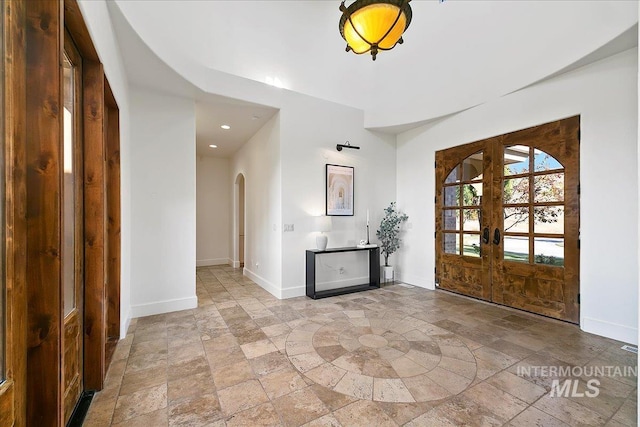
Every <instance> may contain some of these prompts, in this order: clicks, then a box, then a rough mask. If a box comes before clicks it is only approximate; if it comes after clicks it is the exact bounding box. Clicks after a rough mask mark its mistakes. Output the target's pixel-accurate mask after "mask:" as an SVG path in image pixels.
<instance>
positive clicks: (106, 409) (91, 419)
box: [83, 399, 116, 427]
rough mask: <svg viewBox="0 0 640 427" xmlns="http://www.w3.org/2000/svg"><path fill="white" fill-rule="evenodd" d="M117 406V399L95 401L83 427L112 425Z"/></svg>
mask: <svg viewBox="0 0 640 427" xmlns="http://www.w3.org/2000/svg"><path fill="white" fill-rule="evenodd" d="M115 406H116V400H115V399H108V400H106V399H105V400H102V401H97V400H96V399H94V400H93V402H92V403H91V406H90V407H89V411H88V412H87V416H86V418H85V420H84V423H83V425H84V426H87V427H103V426H108V425H110V424H111V419H112V418H113V410H114V408H115Z"/></svg>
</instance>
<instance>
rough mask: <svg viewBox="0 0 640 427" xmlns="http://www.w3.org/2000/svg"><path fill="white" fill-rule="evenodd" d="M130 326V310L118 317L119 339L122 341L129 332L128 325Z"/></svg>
mask: <svg viewBox="0 0 640 427" xmlns="http://www.w3.org/2000/svg"><path fill="white" fill-rule="evenodd" d="M130 324H131V309H129V311H128V312H127V314H125V315H124V317H123V316H120V339H124V338H126V337H127V331H128V330H129V325H130Z"/></svg>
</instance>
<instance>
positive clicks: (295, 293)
mask: <svg viewBox="0 0 640 427" xmlns="http://www.w3.org/2000/svg"><path fill="white" fill-rule="evenodd" d="M306 294H307V287H306V286H298V287H295V288H287V289H282V290H281V291H280V297H279V298H280V299H287V298H296V297H303V296H305V295H306Z"/></svg>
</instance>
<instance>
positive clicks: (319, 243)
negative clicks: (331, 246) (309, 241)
mask: <svg viewBox="0 0 640 427" xmlns="http://www.w3.org/2000/svg"><path fill="white" fill-rule="evenodd" d="M327 242H329V237H327V235H325V234H321V235H319V236H316V247H317V248H318V250H319V251H324V250H325V249H327Z"/></svg>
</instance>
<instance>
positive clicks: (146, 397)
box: [113, 384, 167, 423]
mask: <svg viewBox="0 0 640 427" xmlns="http://www.w3.org/2000/svg"><path fill="white" fill-rule="evenodd" d="M166 407H167V385H166V384H162V385H159V386H155V387H149V388H145V389H143V390H140V391H137V392H135V393H132V394H128V395H126V396H120V397H119V398H118V401H117V402H116V407H115V411H114V413H113V422H114V423H121V422H123V421H126V420H128V419H131V418H134V417H137V416H140V415H144V414H148V413H150V412H153V411H156V410H158V409H162V408H166Z"/></svg>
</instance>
